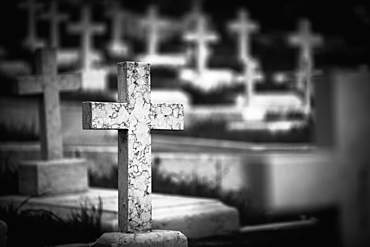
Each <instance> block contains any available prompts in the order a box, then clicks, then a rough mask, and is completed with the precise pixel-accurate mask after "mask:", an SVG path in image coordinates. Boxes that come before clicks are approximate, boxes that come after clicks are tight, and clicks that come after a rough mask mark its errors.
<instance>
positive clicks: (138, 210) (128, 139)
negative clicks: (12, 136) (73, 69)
mask: <svg viewBox="0 0 370 247" xmlns="http://www.w3.org/2000/svg"><path fill="white" fill-rule="evenodd" d="M117 70H118V103H103V102H83V105H82V109H83V117H82V119H83V128H84V129H116V130H118V176H119V178H118V204H119V205H118V225H119V229H120V231H121V232H129V233H142V232H149V231H151V230H152V226H151V224H152V202H151V190H152V187H151V133H150V131H151V130H152V129H162V130H165V129H170V130H182V129H184V107H183V105H181V104H153V103H151V99H150V66H149V64H148V63H142V62H140V63H137V62H124V63H118V66H117Z"/></svg>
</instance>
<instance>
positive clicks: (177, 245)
mask: <svg viewBox="0 0 370 247" xmlns="http://www.w3.org/2000/svg"><path fill="white" fill-rule="evenodd" d="M113 246H114V247H123V246H132V247H133V246H135V247H140V246H163V247H167V246H168V247H187V246H188V240H187V238H186V237H185V235H184V234H182V233H181V232H179V231H161V230H153V231H152V232H148V233H136V234H134V233H121V232H109V233H104V234H103V235H102V236H101V237H100V238H99V239H98V240H97V241H96V242H95V243H94V244H93V245H91V247H113Z"/></svg>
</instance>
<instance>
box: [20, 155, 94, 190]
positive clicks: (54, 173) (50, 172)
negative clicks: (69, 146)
mask: <svg viewBox="0 0 370 247" xmlns="http://www.w3.org/2000/svg"><path fill="white" fill-rule="evenodd" d="M18 174H19V193H20V194H23V195H50V194H60V193H72V192H80V191H86V190H87V189H88V174H87V161H86V160H85V159H60V160H48V161H41V160H32V161H21V162H20V163H19V164H18Z"/></svg>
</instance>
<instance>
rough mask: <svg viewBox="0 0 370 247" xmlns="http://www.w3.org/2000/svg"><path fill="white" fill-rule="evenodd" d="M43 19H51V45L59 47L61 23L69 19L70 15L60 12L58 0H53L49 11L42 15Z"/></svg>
mask: <svg viewBox="0 0 370 247" xmlns="http://www.w3.org/2000/svg"><path fill="white" fill-rule="evenodd" d="M40 17H41V18H42V19H46V20H49V21H50V41H49V42H50V45H51V46H52V47H55V48H59V45H60V37H59V31H58V28H59V23H60V22H62V21H65V20H67V18H68V16H67V15H66V14H61V13H59V12H58V1H57V0H53V1H51V3H50V9H49V12H47V13H44V14H43V15H41V16H40Z"/></svg>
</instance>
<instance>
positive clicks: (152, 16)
mask: <svg viewBox="0 0 370 247" xmlns="http://www.w3.org/2000/svg"><path fill="white" fill-rule="evenodd" d="M147 15H148V16H147V17H146V18H145V19H144V20H143V22H142V25H143V26H144V27H145V28H146V31H147V50H146V51H147V54H148V55H156V54H157V51H158V43H159V38H160V36H159V34H160V31H161V29H162V27H164V26H166V25H167V22H165V21H163V20H161V19H160V18H159V17H158V9H157V7H156V6H155V5H150V6H149V8H148V13H147Z"/></svg>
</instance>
